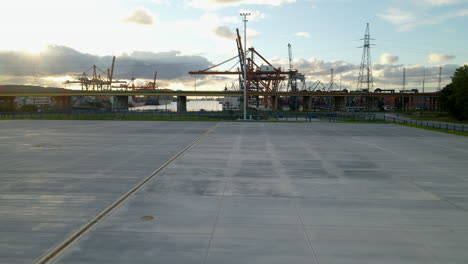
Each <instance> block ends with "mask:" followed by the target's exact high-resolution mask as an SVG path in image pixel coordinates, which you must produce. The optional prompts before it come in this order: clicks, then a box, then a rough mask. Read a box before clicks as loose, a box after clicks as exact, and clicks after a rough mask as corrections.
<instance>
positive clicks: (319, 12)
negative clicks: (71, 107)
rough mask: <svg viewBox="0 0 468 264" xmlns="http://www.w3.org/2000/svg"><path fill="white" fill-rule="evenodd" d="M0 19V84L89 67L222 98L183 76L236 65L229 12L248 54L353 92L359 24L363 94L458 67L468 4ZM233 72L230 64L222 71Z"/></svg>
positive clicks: (183, 1) (14, 10)
mask: <svg viewBox="0 0 468 264" xmlns="http://www.w3.org/2000/svg"><path fill="white" fill-rule="evenodd" d="M2 6H3V8H2V10H1V11H0V12H1V15H0V24H1V25H2V27H0V34H1V36H2V41H0V84H34V85H44V86H55V87H63V86H64V84H63V82H64V81H65V80H73V79H75V78H76V77H77V76H78V74H80V73H82V72H84V71H86V70H88V69H89V68H90V67H91V66H92V65H93V64H95V65H97V66H98V67H99V68H100V69H102V70H103V71H105V70H106V69H107V68H109V67H110V64H111V60H112V56H117V64H116V77H117V78H120V79H130V78H137V79H138V80H140V82H145V81H147V80H149V79H151V78H152V77H153V73H154V71H158V84H159V85H160V86H161V87H164V88H171V89H189V90H190V89H194V87H195V85H196V86H197V87H198V89H200V90H201V89H206V90H208V89H213V90H216V89H222V88H224V87H225V86H228V87H229V86H231V85H232V84H233V83H235V80H233V79H229V78H227V77H222V76H210V77H203V76H198V77H194V76H190V75H189V74H188V72H189V71H193V70H201V69H204V68H208V67H209V66H211V65H213V64H217V63H219V62H222V61H224V60H226V59H228V58H231V57H233V56H235V55H236V54H237V53H236V43H235V33H234V32H235V29H236V28H239V29H240V30H241V34H242V33H243V22H242V18H241V16H240V15H239V14H240V13H241V12H249V13H251V16H249V18H248V20H249V21H248V22H247V28H248V29H247V40H248V46H249V47H251V46H253V47H255V49H256V50H257V51H258V52H260V53H261V54H262V55H263V56H264V57H265V58H267V59H268V60H270V61H271V62H272V63H273V64H274V65H275V66H278V67H279V66H281V67H282V68H288V67H289V66H288V48H287V45H288V43H291V45H292V54H293V65H294V68H296V69H298V70H299V71H300V72H302V73H304V74H305V75H306V77H307V84H306V86H309V85H311V83H313V82H315V81H317V80H320V81H321V82H323V83H328V82H329V81H330V70H331V69H332V68H333V69H334V73H335V76H334V78H335V82H336V83H341V84H342V86H343V87H346V88H350V89H355V87H356V85H357V79H358V73H359V67H360V62H361V56H362V49H359V48H358V47H360V46H362V44H363V43H362V40H361V39H362V38H363V36H364V32H365V28H366V23H370V32H371V37H372V39H374V40H372V43H373V44H375V46H372V48H371V58H372V62H373V76H374V80H375V84H374V87H379V88H386V89H400V88H401V87H402V76H403V68H406V76H407V83H406V87H407V88H418V89H421V86H422V81H423V76H424V75H426V81H425V83H426V91H432V90H436V89H437V86H438V73H439V67H442V68H443V74H442V85H443V86H444V85H445V84H447V83H449V82H450V76H451V75H452V74H453V72H454V71H455V69H456V68H457V67H460V66H461V65H463V64H467V63H468V48H467V47H468V45H467V43H468V34H466V32H467V31H466V28H467V26H468V0H381V1H375V0H180V1H170V0H100V1H94V0H81V1H76V0H41V1H37V0H15V1H9V2H8V3H3V4H2ZM229 66H232V65H229Z"/></svg>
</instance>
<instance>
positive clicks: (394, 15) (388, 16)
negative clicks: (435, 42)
mask: <svg viewBox="0 0 468 264" xmlns="http://www.w3.org/2000/svg"><path fill="white" fill-rule="evenodd" d="M379 17H381V18H383V19H385V20H387V21H388V22H390V23H392V24H395V25H401V24H406V23H410V22H413V21H415V20H416V16H415V15H414V14H413V13H411V12H408V11H404V10H400V9H396V8H389V9H387V11H386V12H385V13H383V14H380V15H379Z"/></svg>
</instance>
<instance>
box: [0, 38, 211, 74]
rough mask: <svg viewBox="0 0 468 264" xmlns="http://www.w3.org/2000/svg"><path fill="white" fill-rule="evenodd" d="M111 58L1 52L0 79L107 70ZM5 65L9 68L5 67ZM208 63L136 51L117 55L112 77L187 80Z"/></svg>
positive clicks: (61, 50) (60, 51)
mask: <svg viewBox="0 0 468 264" xmlns="http://www.w3.org/2000/svg"><path fill="white" fill-rule="evenodd" d="M111 62H112V56H97V55H91V54H85V53H81V52H79V51H77V50H74V49H72V48H69V47H65V46H49V47H48V48H47V49H46V50H45V51H44V52H41V53H40V54H31V53H26V52H21V51H1V52H0V65H2V66H1V67H0V76H14V77H36V78H43V77H48V76H66V75H69V76H77V75H79V74H81V73H83V72H85V71H86V70H88V69H90V67H92V66H93V65H96V66H97V67H99V68H100V69H101V70H102V71H104V72H105V71H106V70H107V68H109V67H110V65H111ZM6 65H8V66H6ZM210 65H211V63H210V62H209V61H208V60H207V59H206V58H204V57H201V56H185V55H181V53H180V52H178V51H168V52H158V53H154V52H146V51H135V52H132V53H130V54H123V55H121V56H117V62H116V66H115V76H116V78H121V79H130V78H132V77H135V78H148V79H150V78H152V76H153V75H154V71H158V78H161V79H166V80H173V79H178V78H185V77H188V72H189V71H193V70H199V69H204V68H207V67H209V66H210Z"/></svg>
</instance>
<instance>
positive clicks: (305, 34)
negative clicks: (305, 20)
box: [294, 32, 310, 38]
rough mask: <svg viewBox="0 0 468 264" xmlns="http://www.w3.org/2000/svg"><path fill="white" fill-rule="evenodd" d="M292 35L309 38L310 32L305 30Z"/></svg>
mask: <svg viewBox="0 0 468 264" xmlns="http://www.w3.org/2000/svg"><path fill="white" fill-rule="evenodd" d="M294 35H295V36H297V37H303V38H310V34H309V33H307V32H297V33H296V34H294Z"/></svg>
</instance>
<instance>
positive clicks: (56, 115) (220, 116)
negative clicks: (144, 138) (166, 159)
mask: <svg viewBox="0 0 468 264" xmlns="http://www.w3.org/2000/svg"><path fill="white" fill-rule="evenodd" d="M242 118H243V113H242V112H238V111H224V112H205V111H203V112H184V113H180V112H165V111H121V112H115V111H113V112H111V111H71V112H0V119H39V120H139V121H152V120H154V121H156V120H182V121H183V120H186V121H234V120H240V119H242ZM247 118H248V119H249V120H254V121H262V120H263V121H302V122H310V121H312V120H318V119H320V120H328V119H330V118H329V117H328V114H327V115H324V114H310V113H301V112H289V113H288V112H261V111H260V112H252V113H249V114H248V115H247ZM329 121H330V120H329Z"/></svg>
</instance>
